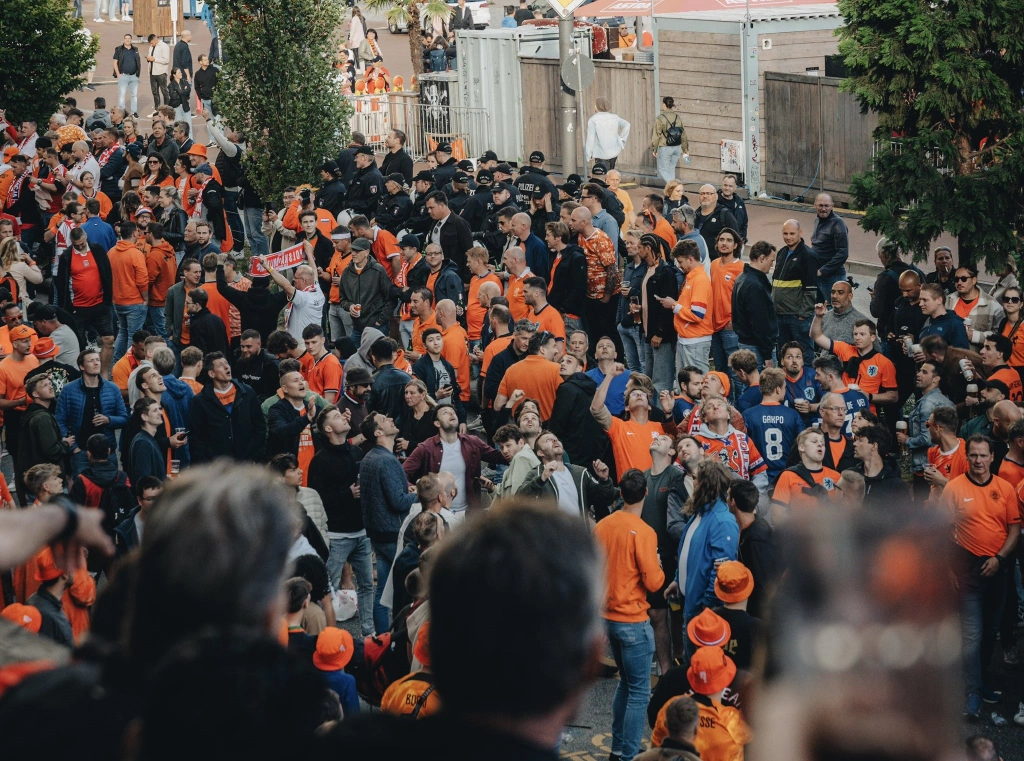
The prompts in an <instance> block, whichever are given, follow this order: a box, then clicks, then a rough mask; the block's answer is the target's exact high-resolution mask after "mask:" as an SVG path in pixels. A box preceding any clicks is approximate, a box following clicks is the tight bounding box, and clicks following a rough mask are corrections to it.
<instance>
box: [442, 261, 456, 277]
mask: <svg viewBox="0 0 1024 761" xmlns="http://www.w3.org/2000/svg"><path fill="white" fill-rule="evenodd" d="M445 270H451V271H452V272H453V273H455V274H456V275H458V274H459V268H458V267H457V266H456V264H455V262H454V261H453V260H452V259H445V260H444V264H442V265H441V269H440V270H438V272H437V275H438V277H440V276H441V275H442V274H444V272H445Z"/></svg>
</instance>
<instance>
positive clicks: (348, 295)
mask: <svg viewBox="0 0 1024 761" xmlns="http://www.w3.org/2000/svg"><path fill="white" fill-rule="evenodd" d="M338 290H339V292H340V293H339V298H340V301H339V305H340V306H341V308H342V309H345V310H347V309H349V307H351V306H352V305H353V304H360V305H361V306H362V311H361V312H360V313H359V317H353V318H352V325H353V326H354V327H355V329H356V330H358V331H359V333H360V335H362V332H363V330H364V329H365V328H376V327H384V326H386V325H388V323H389V321H390V320H391V315H392V313H393V312H394V311H395V304H396V303H397V301H398V298H397V289H396V288H395V286H394V284H393V283H392V282H391V277H390V276H389V275H388V273H387V272H386V271H385V269H384V267H382V266H381V264H380V262H378V261H377V260H376V259H375V258H374V257H372V256H371V257H370V258H369V259H367V262H366V266H365V267H363V271H362V272H358V271H356V267H355V265H354V264H349V265H348V267H346V268H345V271H344V272H342V273H341V285H340V286H339V288H338ZM383 332H385V333H386V332H387V329H385V330H384V331H383Z"/></svg>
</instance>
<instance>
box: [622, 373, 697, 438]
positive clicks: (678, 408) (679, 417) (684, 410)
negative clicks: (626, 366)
mask: <svg viewBox="0 0 1024 761" xmlns="http://www.w3.org/2000/svg"><path fill="white" fill-rule="evenodd" d="M623 374H625V373H623ZM693 405H694V402H693V401H692V400H690V399H687V398H685V397H681V398H679V399H676V403H675V404H674V405H672V419H673V420H674V421H675V423H676V425H679V424H680V423H682V422H683V420H685V419H686V416H687V415H689V414H690V410H692V409H693Z"/></svg>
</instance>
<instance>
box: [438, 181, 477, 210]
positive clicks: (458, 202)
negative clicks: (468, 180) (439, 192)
mask: <svg viewBox="0 0 1024 761" xmlns="http://www.w3.org/2000/svg"><path fill="white" fill-rule="evenodd" d="M444 194H445V195H446V196H448V208H449V209H451V210H452V211H453V212H454V213H456V214H458V215H459V216H462V209H463V208H464V207H465V206H466V201H468V200H469V199H470V198H472V197H473V191H472V190H465V191H462V192H461V193H460V192H458V191H456V190H455V189H454V188H452V186H451V185H448V187H447V188H446V189H445V191H444Z"/></svg>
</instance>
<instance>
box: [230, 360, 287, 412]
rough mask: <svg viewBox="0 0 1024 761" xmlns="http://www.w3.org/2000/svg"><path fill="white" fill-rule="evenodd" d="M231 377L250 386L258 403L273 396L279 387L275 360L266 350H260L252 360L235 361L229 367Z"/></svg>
mask: <svg viewBox="0 0 1024 761" xmlns="http://www.w3.org/2000/svg"><path fill="white" fill-rule="evenodd" d="M231 377H233V378H235V379H237V380H239V381H241V382H242V383H245V384H246V385H248V386H250V387H251V388H252V390H253V391H255V392H256V398H258V399H259V400H260V403H262V402H263V400H264V399H268V398H270V397H271V396H274V395H275V394H276V393H277V389H278V388H279V387H280V382H279V378H278V375H277V360H276V359H274V358H273V357H272V356H270V354H269V352H267V350H266V349H261V350H260V353H259V354H257V355H256V357H255V358H254V359H245V358H243V357H239V358H238V359H236V360H235V362H234V364H232V365H231Z"/></svg>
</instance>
